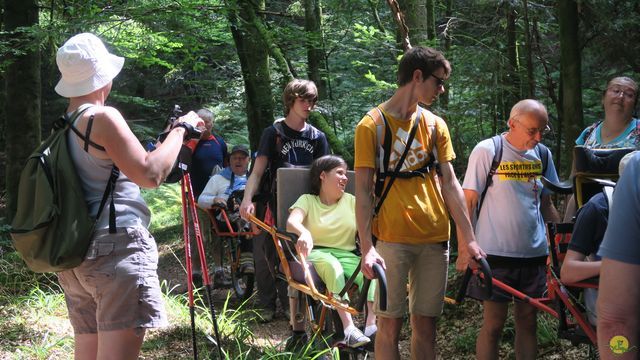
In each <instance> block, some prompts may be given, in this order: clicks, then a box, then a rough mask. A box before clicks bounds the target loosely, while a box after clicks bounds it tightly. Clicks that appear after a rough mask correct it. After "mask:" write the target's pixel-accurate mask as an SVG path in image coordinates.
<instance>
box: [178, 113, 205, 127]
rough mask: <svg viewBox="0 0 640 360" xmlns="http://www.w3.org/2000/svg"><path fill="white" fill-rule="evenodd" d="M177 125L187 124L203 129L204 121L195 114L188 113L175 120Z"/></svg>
mask: <svg viewBox="0 0 640 360" xmlns="http://www.w3.org/2000/svg"><path fill="white" fill-rule="evenodd" d="M176 121H177V122H178V123H181V122H183V123H187V124H189V125H191V126H193V127H194V128H199V129H201V130H202V129H204V120H202V119H201V118H200V117H199V116H198V115H197V114H196V113H195V112H193V111H189V112H188V113H187V114H186V115H183V116H181V117H179V118H178V120H176Z"/></svg>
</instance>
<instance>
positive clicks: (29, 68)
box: [4, 0, 41, 219]
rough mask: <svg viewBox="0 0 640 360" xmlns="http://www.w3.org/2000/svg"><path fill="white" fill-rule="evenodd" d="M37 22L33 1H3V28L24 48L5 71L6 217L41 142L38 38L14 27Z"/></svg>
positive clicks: (12, 206)
mask: <svg viewBox="0 0 640 360" xmlns="http://www.w3.org/2000/svg"><path fill="white" fill-rule="evenodd" d="M37 24H38V7H37V1H36V0H23V1H7V2H5V7H4V26H5V31H7V32H8V33H9V39H10V41H11V42H12V44H13V45H14V46H15V47H16V48H20V49H21V50H24V53H23V54H22V55H15V56H13V57H12V58H11V59H10V60H11V61H12V62H11V64H10V65H9V67H8V68H7V71H6V72H5V81H6V89H7V97H6V103H5V115H6V122H5V131H6V133H5V134H6V143H5V153H6V157H7V166H6V194H7V210H8V217H9V219H11V218H12V217H13V215H14V213H15V210H16V205H17V194H18V182H19V180H20V176H19V174H20V171H21V170H22V167H23V166H24V163H25V160H26V159H27V158H28V157H29V155H30V154H31V152H32V151H33V149H34V148H35V147H36V146H37V145H39V144H40V88H41V85H40V50H39V49H40V47H39V44H38V43H37V39H36V38H34V37H32V36H30V35H29V33H28V32H21V31H15V30H16V29H17V28H19V27H29V26H35V25H37ZM14 31H15V32H14Z"/></svg>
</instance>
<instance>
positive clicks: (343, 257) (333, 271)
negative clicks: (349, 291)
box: [307, 248, 376, 301]
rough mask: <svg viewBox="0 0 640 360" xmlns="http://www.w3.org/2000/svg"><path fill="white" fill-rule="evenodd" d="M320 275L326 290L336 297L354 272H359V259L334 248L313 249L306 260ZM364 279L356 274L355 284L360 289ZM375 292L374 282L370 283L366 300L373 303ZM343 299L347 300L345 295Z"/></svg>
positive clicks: (348, 252) (347, 252)
mask: <svg viewBox="0 0 640 360" xmlns="http://www.w3.org/2000/svg"><path fill="white" fill-rule="evenodd" d="M307 259H308V260H309V261H310V262H311V263H312V264H313V267H314V268H315V269H316V271H317V272H318V275H320V278H321V279H322V281H324V283H325V285H327V289H329V291H330V292H331V293H333V294H334V295H335V296H336V297H337V295H338V294H339V293H340V291H342V289H343V288H344V285H345V283H346V281H347V279H348V278H349V277H351V275H352V274H353V272H354V271H359V270H360V269H359V268H358V264H360V257H359V256H357V255H355V254H354V253H352V252H350V251H346V250H341V249H334V248H314V249H312V250H311V253H310V254H309V256H308V258H307ZM363 281H364V277H363V276H362V273H360V274H358V276H357V277H356V279H355V284H357V285H358V287H359V288H360V289H362V283H363ZM375 291H376V281H372V282H371V285H370V286H369V292H368V293H367V300H368V301H373V298H374V294H375ZM345 298H347V296H346V294H345Z"/></svg>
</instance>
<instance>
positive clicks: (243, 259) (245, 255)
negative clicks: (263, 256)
mask: <svg viewBox="0 0 640 360" xmlns="http://www.w3.org/2000/svg"><path fill="white" fill-rule="evenodd" d="M255 271H256V270H255V267H254V266H253V253H250V252H242V253H240V272H241V273H245V274H253V273H254V272H255Z"/></svg>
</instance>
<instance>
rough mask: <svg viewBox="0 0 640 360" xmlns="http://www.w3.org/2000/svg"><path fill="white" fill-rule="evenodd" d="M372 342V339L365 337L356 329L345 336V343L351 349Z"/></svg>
mask: <svg viewBox="0 0 640 360" xmlns="http://www.w3.org/2000/svg"><path fill="white" fill-rule="evenodd" d="M370 342H371V339H369V338H368V337H366V336H364V334H363V333H362V331H360V329H358V328H355V329H353V330H351V331H350V332H349V333H347V334H345V335H344V343H345V344H346V345H347V346H348V347H350V348H357V347H360V346H362V345H366V344H368V343H370Z"/></svg>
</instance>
